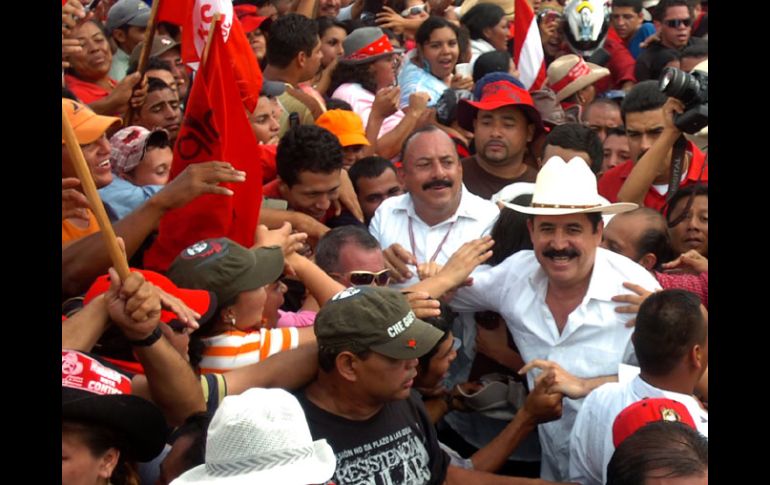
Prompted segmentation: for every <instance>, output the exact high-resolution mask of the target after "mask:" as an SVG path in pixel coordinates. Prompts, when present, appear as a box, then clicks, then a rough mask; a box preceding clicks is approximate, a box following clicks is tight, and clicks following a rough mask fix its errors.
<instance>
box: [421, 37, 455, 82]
mask: <svg viewBox="0 0 770 485" xmlns="http://www.w3.org/2000/svg"><path fill="white" fill-rule="evenodd" d="M419 50H420V57H421V58H422V59H423V60H424V61H425V62H427V63H428V65H429V66H430V72H431V74H433V75H434V76H436V77H437V78H439V79H441V80H444V79H446V78H447V77H448V76H449V75H450V74H452V72H454V69H455V64H457V58H458V57H459V56H460V47H459V46H458V44H457V35H455V32H454V30H452V29H450V28H449V27H441V28H440V29H436V30H434V31H433V32H431V34H430V38H428V41H427V42H426V43H425V44H423V45H421V46H419Z"/></svg>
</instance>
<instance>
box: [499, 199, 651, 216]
mask: <svg viewBox="0 0 770 485" xmlns="http://www.w3.org/2000/svg"><path fill="white" fill-rule="evenodd" d="M500 203H501V204H503V205H504V206H506V207H508V208H509V209H513V210H515V211H517V212H521V213H523V214H530V215H535V216H563V215H567V214H588V213H592V212H598V213H601V214H620V213H623V212H628V211H632V210H634V209H636V208H638V207H639V206H638V205H637V204H634V203H632V202H616V203H614V204H608V205H599V206H596V207H589V208H587V209H573V208H568V207H530V206H525V205H518V204H511V203H510V202H506V201H504V200H501V201H500Z"/></svg>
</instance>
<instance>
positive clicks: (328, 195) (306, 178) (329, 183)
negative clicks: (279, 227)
mask: <svg viewBox="0 0 770 485" xmlns="http://www.w3.org/2000/svg"><path fill="white" fill-rule="evenodd" d="M341 173H342V169H339V170H334V171H332V172H330V173H320V172H310V171H308V170H305V171H303V172H300V173H299V175H297V183H295V184H294V185H292V186H291V187H289V186H288V185H286V183H285V182H283V181H281V183H280V184H279V186H278V187H279V191H280V192H281V197H282V198H283V199H285V200H286V201H287V202H288V203H289V208H290V209H292V210H296V211H299V212H304V213H305V214H307V215H309V216H310V217H312V218H313V219H316V220H321V219H323V217H324V216H325V215H326V211H327V210H329V207H331V204H332V202H334V201H335V200H337V199H339V197H340V194H339V189H340V174H341Z"/></svg>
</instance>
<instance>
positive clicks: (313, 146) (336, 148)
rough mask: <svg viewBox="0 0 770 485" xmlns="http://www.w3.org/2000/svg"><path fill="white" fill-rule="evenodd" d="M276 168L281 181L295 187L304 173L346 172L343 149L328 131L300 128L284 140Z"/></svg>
mask: <svg viewBox="0 0 770 485" xmlns="http://www.w3.org/2000/svg"><path fill="white" fill-rule="evenodd" d="M275 164H276V168H277V171H278V175H279V176H280V177H281V180H282V181H283V182H284V183H286V185H288V186H289V187H291V186H292V185H294V184H296V183H297V181H298V179H299V173H300V172H306V171H307V172H316V173H330V172H333V171H335V170H339V169H342V145H340V142H339V140H338V139H337V137H336V136H334V135H333V134H332V133H331V132H330V131H329V130H327V129H325V128H321V127H320V126H315V125H300V126H297V127H295V128H292V129H291V130H289V131H287V132H286V134H285V135H283V137H282V138H281V141H280V143H278V153H277V154H276V156H275Z"/></svg>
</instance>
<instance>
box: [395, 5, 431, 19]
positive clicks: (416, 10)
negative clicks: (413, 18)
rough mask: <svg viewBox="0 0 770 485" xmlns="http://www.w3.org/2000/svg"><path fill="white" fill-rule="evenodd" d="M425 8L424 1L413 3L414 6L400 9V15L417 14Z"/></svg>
mask: <svg viewBox="0 0 770 485" xmlns="http://www.w3.org/2000/svg"><path fill="white" fill-rule="evenodd" d="M425 9H426V7H425V4H424V3H423V4H422V5H415V6H414V7H409V8H407V9H404V10H402V11H401V16H402V17H408V16H410V15H419V14H421V13H423V12H425Z"/></svg>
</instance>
